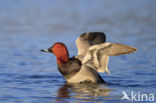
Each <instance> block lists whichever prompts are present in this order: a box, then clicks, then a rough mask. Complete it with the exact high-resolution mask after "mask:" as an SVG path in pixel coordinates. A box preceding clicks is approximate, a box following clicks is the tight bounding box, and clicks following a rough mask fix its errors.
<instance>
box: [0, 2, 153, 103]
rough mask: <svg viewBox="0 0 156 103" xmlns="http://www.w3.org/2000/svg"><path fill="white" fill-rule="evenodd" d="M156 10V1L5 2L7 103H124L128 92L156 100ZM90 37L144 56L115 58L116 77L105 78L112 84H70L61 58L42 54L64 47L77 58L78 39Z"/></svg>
mask: <svg viewBox="0 0 156 103" xmlns="http://www.w3.org/2000/svg"><path fill="white" fill-rule="evenodd" d="M155 10H156V1H154V0H137V1H136V0H129V1H128V0H126V1H123V0H116V1H114V0H109V1H108V0H97V1H92V0H85V1H84V0H79V1H72V0H69V1H61V2H59V1H57V0H44V1H43V0H29V1H28V0H26V1H24V0H10V1H9V0H1V1H0V101H1V103H53V102H60V103H74V102H76V103H79V102H85V103H86V102H90V103H92V102H97V103H120V102H122V101H121V98H122V96H123V94H122V91H125V92H126V93H127V94H128V95H129V96H130V93H131V91H134V92H135V93H138V92H140V93H145V94H149V93H153V94H154V95H156V79H155V78H156V64H155V62H156V55H155V52H156V49H155V47H156V30H155V27H156V20H155V18H156V13H155ZM89 31H90V32H91V31H101V32H105V33H106V35H107V41H109V42H117V43H122V44H127V45H131V46H134V47H136V48H138V51H137V52H135V53H133V54H131V55H123V56H117V57H111V58H110V62H109V66H108V67H109V69H110V71H111V74H110V75H108V74H106V73H104V74H100V75H101V76H102V78H104V80H105V81H107V82H108V84H105V85H93V84H90V85H88V84H79V85H70V84H66V83H65V80H64V79H63V77H62V76H61V75H60V73H59V72H58V70H57V65H56V59H55V57H54V56H53V55H52V54H49V53H42V52H40V49H45V48H48V47H50V46H51V45H52V44H53V43H54V42H57V41H60V42H64V43H65V44H66V45H67V47H68V49H69V53H70V56H74V55H75V54H76V53H77V48H76V46H75V40H76V38H77V37H78V36H79V35H80V34H81V33H83V32H89ZM123 102H125V101H123ZM153 103H154V102H153Z"/></svg>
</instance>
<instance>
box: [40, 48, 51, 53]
mask: <svg viewBox="0 0 156 103" xmlns="http://www.w3.org/2000/svg"><path fill="white" fill-rule="evenodd" d="M40 51H42V52H49V53H51V52H52V51H51V49H41V50H40Z"/></svg>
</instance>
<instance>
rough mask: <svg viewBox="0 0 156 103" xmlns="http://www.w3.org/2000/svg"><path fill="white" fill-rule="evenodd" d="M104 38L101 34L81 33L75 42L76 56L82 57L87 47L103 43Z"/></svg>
mask: <svg viewBox="0 0 156 103" xmlns="http://www.w3.org/2000/svg"><path fill="white" fill-rule="evenodd" d="M105 40H106V36H105V34H104V33H102V32H89V33H83V34H81V35H80V37H78V38H77V40H76V46H77V48H78V55H82V56H84V55H85V54H86V53H87V51H88V49H89V47H91V46H92V45H95V44H100V43H104V42H105Z"/></svg>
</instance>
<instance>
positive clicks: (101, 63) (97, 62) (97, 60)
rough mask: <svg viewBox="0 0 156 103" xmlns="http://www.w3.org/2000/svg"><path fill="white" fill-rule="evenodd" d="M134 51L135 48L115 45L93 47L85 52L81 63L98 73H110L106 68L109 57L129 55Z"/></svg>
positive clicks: (104, 44) (107, 44)
mask: <svg viewBox="0 0 156 103" xmlns="http://www.w3.org/2000/svg"><path fill="white" fill-rule="evenodd" d="M134 51H136V48H133V47H130V46H127V45H122V44H117V43H102V44H99V45H93V46H91V47H90V48H89V50H88V51H87V53H86V55H85V57H84V59H83V61H82V63H83V64H86V65H88V66H91V67H94V68H95V69H96V70H97V71H98V72H105V71H106V72H107V73H110V72H109V69H108V68H107V65H108V60H109V56H117V55H122V54H130V53H132V52H134Z"/></svg>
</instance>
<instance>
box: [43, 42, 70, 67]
mask: <svg viewBox="0 0 156 103" xmlns="http://www.w3.org/2000/svg"><path fill="white" fill-rule="evenodd" d="M41 51H45V52H51V53H53V54H54V55H55V56H56V58H57V64H64V63H66V62H68V60H69V53H68V50H67V47H66V46H65V45H64V44H63V43H61V42H57V43H55V44H54V45H53V46H51V47H50V48H49V49H43V50H41Z"/></svg>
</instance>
